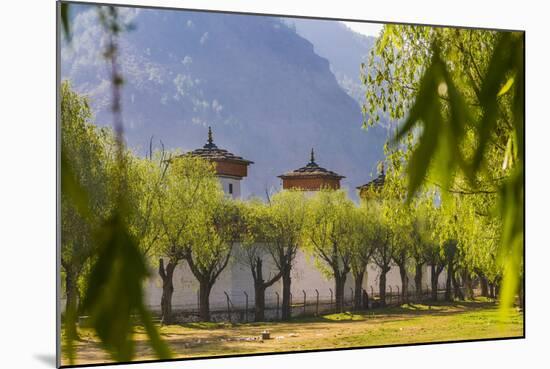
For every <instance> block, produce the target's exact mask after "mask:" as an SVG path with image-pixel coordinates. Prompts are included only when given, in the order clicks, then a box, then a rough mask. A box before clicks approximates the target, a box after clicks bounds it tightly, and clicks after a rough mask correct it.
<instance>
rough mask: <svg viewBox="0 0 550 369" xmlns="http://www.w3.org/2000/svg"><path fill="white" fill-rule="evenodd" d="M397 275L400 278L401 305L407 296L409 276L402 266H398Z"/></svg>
mask: <svg viewBox="0 0 550 369" xmlns="http://www.w3.org/2000/svg"><path fill="white" fill-rule="evenodd" d="M399 275H400V276H401V303H405V302H407V300H408V295H409V294H408V292H409V276H408V275H407V268H406V267H405V265H404V264H403V265H399Z"/></svg>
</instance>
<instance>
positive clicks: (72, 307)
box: [65, 270, 78, 338]
mask: <svg viewBox="0 0 550 369" xmlns="http://www.w3.org/2000/svg"><path fill="white" fill-rule="evenodd" d="M77 279H78V274H77V273H74V272H73V271H71V270H67V271H66V274H65V289H66V297H67V301H66V302H65V316H70V315H72V316H73V318H74V320H73V321H72V322H70V321H69V320H70V319H66V324H65V326H66V328H65V329H66V333H67V335H69V337H74V338H76V337H78V331H77V329H76V319H77V316H76V314H77V309H78V298H77V297H78V289H77V284H76V281H77Z"/></svg>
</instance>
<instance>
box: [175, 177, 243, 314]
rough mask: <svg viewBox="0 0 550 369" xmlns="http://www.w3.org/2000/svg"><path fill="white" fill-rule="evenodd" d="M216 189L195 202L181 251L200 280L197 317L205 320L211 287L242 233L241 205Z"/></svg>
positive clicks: (208, 312) (208, 309)
mask: <svg viewBox="0 0 550 369" xmlns="http://www.w3.org/2000/svg"><path fill="white" fill-rule="evenodd" d="M217 188H218V190H217V191H215V192H212V193H209V194H205V195H206V196H204V198H203V199H202V201H201V203H200V205H198V204H196V205H195V207H196V208H197V211H196V212H194V214H193V217H194V218H195V219H194V221H193V223H194V224H195V225H196V226H195V227H194V229H193V231H192V235H191V239H190V242H189V243H187V245H186V246H185V247H184V248H183V254H182V255H183V257H184V259H185V260H186V261H187V264H188V265H189V269H190V270H191V272H192V273H193V275H194V276H195V278H197V281H198V282H199V318H200V319H201V320H202V321H206V322H208V321H210V292H211V291H212V287H213V286H214V284H215V283H216V281H217V279H218V277H219V276H220V274H221V273H222V272H223V270H224V269H225V268H226V267H227V264H228V262H229V259H230V257H231V252H232V250H233V246H234V245H235V244H236V243H237V242H239V241H240V240H241V237H242V232H243V218H242V210H241V206H240V205H239V204H238V203H237V202H235V201H234V200H232V199H229V198H227V197H226V196H225V195H224V194H223V192H222V191H221V190H219V187H217Z"/></svg>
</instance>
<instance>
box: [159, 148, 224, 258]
mask: <svg viewBox="0 0 550 369" xmlns="http://www.w3.org/2000/svg"><path fill="white" fill-rule="evenodd" d="M169 156H170V157H171V158H170V159H169V162H170V164H169V165H168V167H167V169H166V173H165V178H164V180H163V185H162V186H161V187H160V188H159V191H160V192H159V196H158V197H157V198H156V201H155V203H154V212H155V214H156V219H157V222H158V223H159V225H160V227H161V230H162V231H161V233H160V240H159V242H158V243H157V247H155V249H154V254H155V255H156V256H163V257H168V258H171V259H173V260H174V261H177V260H182V259H183V256H184V252H185V251H186V250H187V249H188V248H189V247H191V245H196V244H199V243H200V240H201V238H204V237H205V236H204V234H205V233H206V232H207V229H206V227H207V224H208V223H207V222H206V218H208V217H211V215H212V212H213V210H214V208H215V206H216V203H217V202H220V201H222V198H223V192H222V190H221V188H220V185H219V182H218V180H217V178H216V177H215V172H214V167H213V164H212V163H210V162H208V161H205V160H203V159H201V158H198V157H192V156H188V155H186V156H178V155H177V154H169ZM196 248H197V249H198V247H196Z"/></svg>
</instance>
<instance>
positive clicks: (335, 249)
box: [303, 189, 354, 312]
mask: <svg viewBox="0 0 550 369" xmlns="http://www.w3.org/2000/svg"><path fill="white" fill-rule="evenodd" d="M307 209H308V210H307V218H306V219H307V221H306V226H305V228H304V237H303V239H304V246H305V247H306V249H307V250H309V251H310V252H311V253H312V254H313V255H314V256H315V258H316V260H317V261H318V263H317V265H318V267H319V268H320V270H321V271H322V272H323V273H324V274H325V275H328V276H330V277H332V278H333V279H334V291H335V301H336V309H337V311H340V312H342V311H343V309H344V286H345V283H346V278H347V275H348V273H349V272H350V270H351V261H352V255H353V251H352V247H351V244H352V236H353V230H354V229H353V226H352V224H353V222H352V218H353V211H354V204H353V202H352V201H351V200H350V199H349V198H348V196H347V194H346V192H345V191H343V190H331V189H321V190H320V191H317V193H316V194H315V195H314V196H313V197H312V198H311V199H310V200H309V202H308V206H307Z"/></svg>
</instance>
